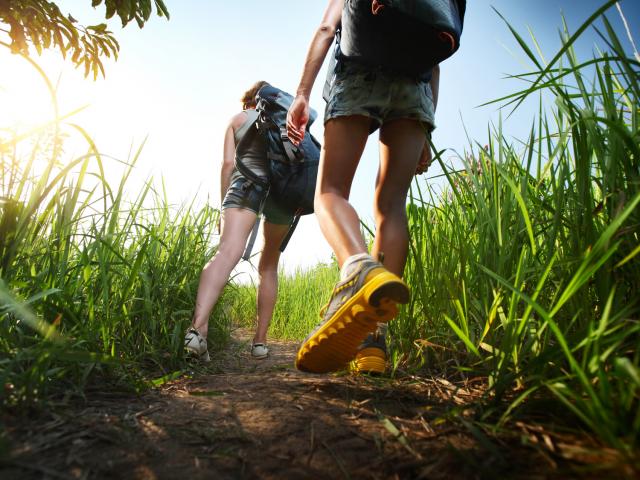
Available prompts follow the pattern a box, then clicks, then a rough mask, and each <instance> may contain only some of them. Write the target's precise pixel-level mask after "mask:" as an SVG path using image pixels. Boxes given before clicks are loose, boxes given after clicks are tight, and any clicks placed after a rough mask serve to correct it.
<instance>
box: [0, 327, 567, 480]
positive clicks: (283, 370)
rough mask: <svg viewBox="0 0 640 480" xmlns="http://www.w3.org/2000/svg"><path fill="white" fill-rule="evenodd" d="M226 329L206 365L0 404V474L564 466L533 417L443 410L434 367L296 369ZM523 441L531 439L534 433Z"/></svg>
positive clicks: (347, 472) (372, 475) (378, 472)
mask: <svg viewBox="0 0 640 480" xmlns="http://www.w3.org/2000/svg"><path fill="white" fill-rule="evenodd" d="M249 338H250V332H248V331H246V330H237V331H236V332H235V333H234V336H233V339H232V341H231V342H230V345H229V346H228V348H227V349H226V350H225V351H224V352H221V353H220V354H219V355H218V356H217V357H216V358H214V359H213V362H214V363H213V365H214V366H213V367H210V368H208V369H207V370H205V371H204V372H198V374H197V375H195V374H194V375H192V376H190V377H189V378H183V379H179V380H176V381H173V382H171V383H169V384H165V385H164V386H162V387H161V388H158V389H156V390H153V391H149V392H146V393H145V394H143V395H140V396H132V395H126V394H122V393H116V392H112V393H109V392H104V391H103V392H100V393H92V394H90V395H89V396H88V398H87V399H86V401H84V402H82V403H81V404H75V405H69V406H67V407H60V408H56V412H55V413H51V412H50V413H46V414H41V415H40V417H39V418H29V419H24V418H23V419H15V418H5V419H3V420H4V421H3V423H4V424H5V428H6V429H7V433H8V438H9V441H10V442H11V450H10V457H9V458H8V459H5V461H4V462H3V463H0V478H1V479H2V480H9V479H35V478H38V479H44V478H46V479H85V478H86V479H91V478H100V479H101V478H118V479H120V478H122V479H184V480H194V479H205V478H206V479H212V478H215V479H226V478H230V479H236V478H238V479H244V478H246V479H254V478H278V479H324V478H336V479H356V478H364V479H387V478H401V479H404V478H426V479H440V478H442V479H445V478H446V479H456V478H460V479H472V478H492V479H496V478H572V476H573V475H572V474H570V471H569V470H566V469H565V467H563V466H562V465H561V464H559V463H558V462H557V459H554V458H553V457H554V455H552V454H550V453H545V452H549V451H552V450H550V448H555V449H556V451H557V450H558V449H560V448H561V443H559V442H558V439H557V438H554V439H553V441H554V442H556V443H555V444H554V445H551V447H550V448H547V447H545V442H549V441H552V440H551V439H549V438H545V437H544V435H543V434H542V433H541V434H540V435H539V436H536V432H535V427H533V426H532V427H527V426H526V425H525V426H523V427H522V429H523V431H525V430H526V429H527V428H530V431H526V432H525V433H526V434H527V435H526V436H527V438H530V439H532V441H531V442H530V443H531V445H533V447H532V446H531V445H529V446H525V445H522V441H521V439H522V435H519V436H514V435H511V436H508V435H505V436H503V437H499V436H498V437H495V436H494V437H492V438H491V440H489V438H488V437H487V436H486V435H484V434H483V433H482V432H481V431H480V430H479V429H478V428H476V427H474V426H473V425H471V424H470V423H469V425H470V426H469V427H465V426H464V425H465V422H464V421H462V422H461V421H459V420H458V421H455V422H454V421H447V420H445V419H444V418H443V416H445V415H446V412H450V411H451V409H452V408H457V411H458V412H459V414H458V415H459V416H461V417H464V415H465V403H466V402H468V401H470V400H471V399H472V398H473V397H474V395H475V393H474V391H473V386H472V385H469V384H467V385H465V386H456V385H453V384H451V383H450V382H448V381H446V380H443V379H417V378H405V379H401V380H389V379H382V378H370V377H366V376H353V375H348V374H344V375H321V376H317V375H309V374H303V373H300V372H297V371H296V370H295V369H294V368H293V366H292V365H293V359H294V356H295V351H296V346H297V345H296V344H293V343H287V342H277V341H272V342H271V343H270V348H271V355H270V357H269V358H268V359H266V360H262V361H257V360H254V359H252V358H251V357H250V355H249V348H248V343H249ZM536 443H538V444H539V445H541V446H542V447H536Z"/></svg>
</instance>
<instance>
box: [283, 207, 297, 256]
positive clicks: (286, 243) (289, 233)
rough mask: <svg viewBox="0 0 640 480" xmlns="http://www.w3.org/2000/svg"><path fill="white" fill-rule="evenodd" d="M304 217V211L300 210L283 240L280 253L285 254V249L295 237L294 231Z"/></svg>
mask: <svg viewBox="0 0 640 480" xmlns="http://www.w3.org/2000/svg"><path fill="white" fill-rule="evenodd" d="M301 216H302V210H301V209H298V211H297V212H296V213H295V215H294V217H293V220H292V221H291V224H290V225H289V230H287V234H286V235H285V236H284V238H283V239H282V243H280V253H282V252H284V249H285V248H287V245H288V244H289V240H291V235H293V232H294V230H295V229H296V227H297V226H298V222H299V221H300V217H301Z"/></svg>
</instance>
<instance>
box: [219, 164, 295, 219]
mask: <svg viewBox="0 0 640 480" xmlns="http://www.w3.org/2000/svg"><path fill="white" fill-rule="evenodd" d="M263 205H264V206H263ZM261 207H263V208H261ZM225 208H243V209H245V210H251V211H252V212H254V213H255V214H256V215H260V212H261V211H262V214H263V215H264V218H265V220H266V221H267V222H269V223H273V224H275V225H289V224H290V223H291V222H292V220H293V215H291V214H289V213H287V212H284V211H283V210H282V209H281V208H280V207H279V206H278V205H277V204H276V203H275V201H274V200H273V198H271V196H270V195H269V192H268V190H267V189H266V188H264V187H262V186H260V185H257V184H256V183H253V182H250V181H248V180H247V179H246V178H245V177H243V176H242V175H238V174H237V173H236V172H234V175H233V177H232V180H231V185H229V190H227V193H226V194H225V196H224V200H223V201H222V209H223V210H224V209H225Z"/></svg>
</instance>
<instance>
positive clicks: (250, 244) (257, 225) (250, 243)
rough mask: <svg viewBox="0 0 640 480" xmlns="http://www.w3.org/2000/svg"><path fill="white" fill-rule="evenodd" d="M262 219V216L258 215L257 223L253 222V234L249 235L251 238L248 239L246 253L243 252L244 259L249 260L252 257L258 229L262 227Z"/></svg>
mask: <svg viewBox="0 0 640 480" xmlns="http://www.w3.org/2000/svg"><path fill="white" fill-rule="evenodd" d="M261 219H262V217H261V216H260V215H258V218H256V223H254V224H253V228H252V229H251V235H250V236H249V240H248V241H247V246H246V248H245V249H244V253H243V254H242V259H243V260H249V258H251V250H253V246H254V245H255V243H256V237H257V236H258V229H259V228H260V220H261Z"/></svg>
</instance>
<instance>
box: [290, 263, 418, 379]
mask: <svg viewBox="0 0 640 480" xmlns="http://www.w3.org/2000/svg"><path fill="white" fill-rule="evenodd" d="M408 301H409V287H407V285H406V284H405V283H404V282H403V281H402V280H401V279H400V278H399V277H398V276H396V275H394V274H393V273H391V272H388V271H385V272H381V273H379V274H377V275H376V276H375V277H373V278H372V279H371V280H369V281H368V282H367V283H365V284H364V285H363V287H362V288H361V289H360V290H358V292H356V293H355V294H354V295H353V296H352V297H351V298H350V299H349V300H347V301H346V302H345V304H344V305H342V306H341V307H340V308H339V309H338V311H337V312H336V313H335V314H334V315H333V316H332V317H331V318H330V319H329V320H327V321H326V322H325V324H324V325H322V327H321V328H319V329H318V331H317V332H315V333H314V334H313V335H312V336H310V337H309V338H308V339H307V340H306V341H305V342H304V343H303V344H302V346H301V347H300V350H298V355H297V357H296V368H298V369H299V370H302V371H305V372H312V373H327V372H335V371H337V370H340V369H342V368H344V367H345V366H346V365H347V364H348V363H349V362H350V361H351V360H352V359H353V358H354V357H355V356H356V353H357V352H358V347H359V346H360V344H361V343H362V341H363V340H364V339H365V338H366V337H367V335H368V334H369V333H371V332H374V331H375V330H376V328H377V326H378V323H386V322H388V321H389V320H391V319H393V318H394V317H395V316H396V315H397V314H398V307H397V306H396V304H398V303H407V302H408Z"/></svg>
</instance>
